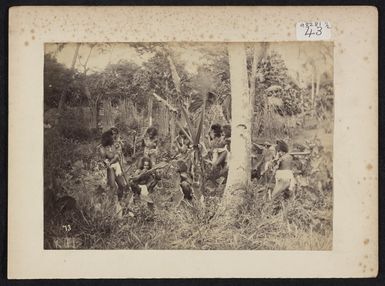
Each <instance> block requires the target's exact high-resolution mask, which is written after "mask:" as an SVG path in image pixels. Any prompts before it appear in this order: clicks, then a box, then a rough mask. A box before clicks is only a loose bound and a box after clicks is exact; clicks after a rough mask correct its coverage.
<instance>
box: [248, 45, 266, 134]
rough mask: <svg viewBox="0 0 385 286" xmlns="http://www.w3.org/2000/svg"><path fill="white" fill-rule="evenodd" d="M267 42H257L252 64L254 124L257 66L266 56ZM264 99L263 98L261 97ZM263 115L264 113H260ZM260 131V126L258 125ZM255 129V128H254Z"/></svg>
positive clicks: (251, 84)
mask: <svg viewBox="0 0 385 286" xmlns="http://www.w3.org/2000/svg"><path fill="white" fill-rule="evenodd" d="M267 45H268V44H267V43H256V44H254V48H253V63H252V66H251V76H250V98H251V105H252V125H254V124H255V123H256V119H255V116H256V115H255V111H256V108H255V106H256V95H257V87H256V80H257V67H258V63H259V62H260V61H261V60H262V59H263V58H264V57H265V56H266V51H267ZM261 100H263V99H261ZM259 115H260V116H261V117H262V116H263V114H259ZM257 128H258V131H259V126H258V127H257ZM252 129H253V130H254V128H252Z"/></svg>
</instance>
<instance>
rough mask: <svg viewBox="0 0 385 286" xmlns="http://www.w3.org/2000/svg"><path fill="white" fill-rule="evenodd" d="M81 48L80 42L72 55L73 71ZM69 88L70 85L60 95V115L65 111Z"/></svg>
mask: <svg viewBox="0 0 385 286" xmlns="http://www.w3.org/2000/svg"><path fill="white" fill-rule="evenodd" d="M79 48H80V43H79V44H77V45H76V48H75V53H74V56H73V57H72V64H71V73H73V72H74V70H75V63H76V59H77V57H78V54H79ZM67 89H68V87H67V88H65V89H64V90H63V91H62V93H61V95H60V100H59V106H58V110H59V114H60V115H61V114H62V113H63V111H64V109H65V103H66V101H67Z"/></svg>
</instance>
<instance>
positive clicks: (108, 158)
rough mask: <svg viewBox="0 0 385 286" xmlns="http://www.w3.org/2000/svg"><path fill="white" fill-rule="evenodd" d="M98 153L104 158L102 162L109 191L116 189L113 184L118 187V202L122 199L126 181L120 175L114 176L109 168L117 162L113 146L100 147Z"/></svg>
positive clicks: (117, 158) (116, 153)
mask: <svg viewBox="0 0 385 286" xmlns="http://www.w3.org/2000/svg"><path fill="white" fill-rule="evenodd" d="M99 152H100V155H101V156H102V158H104V161H103V162H104V164H105V165H106V167H107V178H108V185H109V186H110V187H111V189H115V188H116V185H115V183H116V184H117V185H118V199H119V200H120V199H121V198H122V197H123V192H124V191H123V190H124V188H126V186H127V184H126V180H125V179H124V177H123V176H122V175H119V176H116V174H115V172H114V170H113V169H112V168H111V165H112V164H114V163H117V162H119V160H120V157H119V154H118V152H117V150H116V148H115V146H113V145H112V146H106V147H101V148H100V149H99Z"/></svg>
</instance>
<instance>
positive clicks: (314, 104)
mask: <svg viewBox="0 0 385 286" xmlns="http://www.w3.org/2000/svg"><path fill="white" fill-rule="evenodd" d="M320 82H321V73H320V72H318V73H317V79H316V83H315V96H314V103H313V108H314V112H315V114H317V110H316V109H317V100H318V96H319V88H320Z"/></svg>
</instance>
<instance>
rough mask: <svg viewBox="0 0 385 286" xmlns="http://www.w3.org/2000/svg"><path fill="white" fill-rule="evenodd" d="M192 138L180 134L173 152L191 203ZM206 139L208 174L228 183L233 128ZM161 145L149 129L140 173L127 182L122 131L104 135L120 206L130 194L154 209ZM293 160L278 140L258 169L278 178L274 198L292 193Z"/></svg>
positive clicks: (217, 129)
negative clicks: (156, 167) (155, 168)
mask: <svg viewBox="0 0 385 286" xmlns="http://www.w3.org/2000/svg"><path fill="white" fill-rule="evenodd" d="M189 137H190V136H189V133H188V130H187V129H183V130H182V129H181V130H179V133H178V135H177V136H176V138H175V140H174V142H173V149H174V152H175V156H174V157H175V158H176V161H177V172H178V174H179V186H180V190H181V192H182V193H183V196H184V199H185V200H188V201H191V200H193V198H194V174H193V173H194V172H193V167H194V162H193V160H192V156H191V154H193V152H194V146H193V145H192V142H191V141H190V139H189ZM190 138H191V137H190ZM206 139H207V140H205V142H201V143H199V150H201V153H202V154H201V155H202V159H203V160H204V162H205V163H206V165H208V166H209V167H208V168H206V169H205V171H206V172H207V173H215V176H216V178H222V180H221V181H222V183H223V182H224V181H226V179H227V173H228V169H229V165H228V162H229V158H230V154H231V153H230V147H231V127H230V125H223V126H221V125H220V124H213V125H211V127H210V130H209V132H208V135H207V136H206ZM202 141H203V140H202ZM158 144H159V141H158V131H157V129H156V128H155V127H149V128H148V129H147V130H146V133H145V135H144V138H143V145H144V151H143V157H142V158H140V159H139V161H138V166H137V170H136V171H135V172H134V173H133V175H132V176H131V177H129V178H128V177H127V176H126V175H125V174H124V171H123V161H124V156H123V152H122V149H123V143H122V140H121V139H120V136H119V130H118V129H117V128H115V127H113V128H111V129H109V130H108V131H106V132H104V133H103V135H102V140H101V144H100V145H99V152H100V155H101V157H102V159H103V162H104V164H105V166H106V169H107V180H108V185H109V187H110V188H111V189H112V190H114V192H115V191H116V193H117V198H118V202H121V200H122V198H123V197H124V195H125V194H127V193H129V192H130V191H131V192H132V193H133V198H136V199H141V200H145V201H146V202H147V203H148V205H149V207H150V208H152V207H153V201H152V199H151V198H150V196H149V193H151V192H152V191H153V190H154V188H155V186H156V185H157V183H158V182H159V180H160V177H159V175H158V174H157V172H156V170H153V166H154V165H156V164H157V160H158V154H159V150H158V149H159V147H158ZM292 159H293V158H292V156H291V155H290V154H289V150H288V145H287V144H286V143H285V142H284V141H282V140H278V141H277V142H276V144H274V145H271V146H270V147H269V148H267V149H266V150H265V151H264V156H263V158H262V160H261V162H260V164H259V165H258V168H259V176H263V175H264V174H265V173H266V172H267V170H272V171H273V173H274V174H275V187H274V189H273V191H272V193H271V197H272V198H275V197H276V196H277V195H278V194H279V193H281V192H282V191H284V190H293V188H294V185H295V180H294V176H293V172H292ZM208 177H210V176H208Z"/></svg>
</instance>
